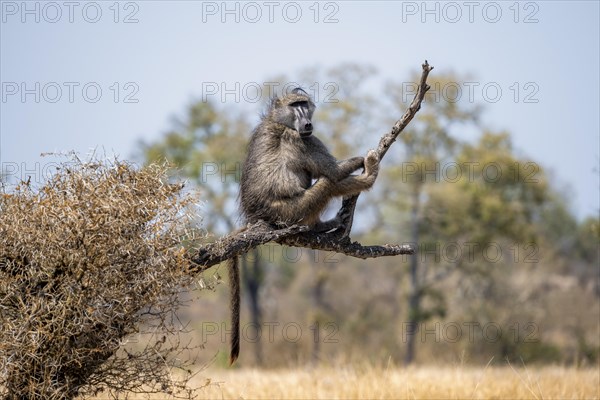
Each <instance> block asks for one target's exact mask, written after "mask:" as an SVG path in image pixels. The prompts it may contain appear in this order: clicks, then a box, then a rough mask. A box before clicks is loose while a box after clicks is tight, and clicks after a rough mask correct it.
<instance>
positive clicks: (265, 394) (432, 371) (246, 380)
mask: <svg viewBox="0 0 600 400" xmlns="http://www.w3.org/2000/svg"><path fill="white" fill-rule="evenodd" d="M191 383H192V384H195V385H196V386H202V385H206V386H205V387H204V388H202V389H199V391H198V393H197V394H198V395H199V398H204V399H598V398H600V394H599V390H600V370H598V369H575V368H564V367H541V368H535V367H523V366H521V367H517V366H507V367H488V368H475V367H466V366H457V367H414V368H396V367H395V368H387V369H386V368H374V367H362V368H353V367H339V368H316V369H308V368H307V369H280V370H259V369H238V370H218V369H212V368H209V369H208V370H205V371H203V373H201V374H200V375H198V376H197V377H196V378H195V381H193V382H191ZM140 398H141V397H140ZM151 398H152V399H155V397H151ZM163 398H164V397H161V399H163ZM156 399H158V397H156Z"/></svg>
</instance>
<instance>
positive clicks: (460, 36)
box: [0, 1, 600, 217]
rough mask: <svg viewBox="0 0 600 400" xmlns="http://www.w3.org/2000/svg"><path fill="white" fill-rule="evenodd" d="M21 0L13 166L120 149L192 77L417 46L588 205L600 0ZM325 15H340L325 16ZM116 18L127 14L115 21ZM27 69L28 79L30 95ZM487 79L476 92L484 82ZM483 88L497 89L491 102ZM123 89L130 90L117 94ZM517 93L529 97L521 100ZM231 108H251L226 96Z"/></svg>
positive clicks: (0, 124)
mask: <svg viewBox="0 0 600 400" xmlns="http://www.w3.org/2000/svg"><path fill="white" fill-rule="evenodd" d="M22 4H24V3H22V2H21V1H16V2H12V1H2V2H1V5H0V6H1V11H2V20H1V28H0V34H1V39H0V46H1V49H0V57H1V60H0V67H1V71H0V75H1V76H0V80H1V82H2V99H0V100H1V102H0V107H1V115H0V163H1V164H2V166H3V167H4V169H5V170H9V171H10V172H11V174H12V175H14V176H17V177H20V176H22V175H26V174H32V173H33V174H35V175H41V174H43V173H44V163H48V162H49V161H48V159H42V158H40V157H39V154H40V153H42V152H48V151H68V150H76V151H78V152H81V153H84V154H85V153H87V152H88V151H89V150H90V149H92V148H96V147H98V148H101V149H104V150H106V151H107V152H109V153H112V152H115V153H118V154H120V156H121V157H122V158H128V157H130V156H131V155H132V154H133V153H134V151H135V145H136V142H137V140H138V139H145V140H149V139H153V138H156V137H158V135H159V134H160V133H161V132H163V131H164V130H165V129H167V128H168V127H169V126H170V120H171V117H172V116H173V115H181V114H182V112H183V110H184V107H185V106H186V105H187V104H189V102H190V101H191V100H192V99H194V98H199V97H200V95H201V92H202V87H203V83H207V82H217V83H221V82H224V83H225V84H226V85H227V86H228V87H234V85H235V82H240V83H241V86H243V85H244V84H246V83H249V82H264V81H265V80H266V79H267V78H268V77H272V76H274V75H277V74H282V73H285V74H286V75H288V76H294V74H295V73H296V72H298V71H300V70H301V69H302V68H303V67H306V66H314V65H320V66H323V67H330V66H336V65H338V64H340V63H341V62H344V61H351V62H357V63H363V64H367V63H368V64H371V65H373V66H375V67H376V68H377V69H378V71H379V80H380V81H381V82H384V81H385V80H389V79H393V80H397V81H404V80H407V79H408V78H409V77H410V73H411V72H412V71H415V70H417V69H418V68H419V66H420V64H421V62H422V61H423V60H424V59H428V60H429V62H430V63H431V64H432V65H434V66H435V68H436V69H435V70H434V73H435V72H437V71H440V72H444V71H454V72H456V73H458V74H461V75H471V76H473V77H474V79H473V81H475V82H477V83H478V84H479V86H476V87H475V90H474V100H475V101H477V102H482V103H483V104H485V105H486V112H485V114H484V122H485V124H487V125H489V126H491V127H493V128H494V129H497V130H500V129H506V130H508V131H510V132H511V133H512V134H513V137H514V142H515V145H516V146H517V148H518V149H519V151H520V152H521V154H523V155H525V156H527V157H529V158H531V159H532V160H533V161H536V162H540V163H541V164H543V165H544V166H545V167H548V168H549V169H550V170H551V171H552V180H553V183H554V184H555V186H556V187H558V188H560V189H561V190H562V191H565V192H568V193H569V194H568V197H569V198H570V199H571V200H572V209H573V211H574V212H575V213H576V214H577V215H578V216H580V217H583V216H586V215H592V214H596V215H597V213H598V209H599V202H600V200H599V190H600V182H599V174H598V164H599V157H600V143H599V140H600V139H599V132H600V126H599V114H598V110H599V109H600V103H599V92H600V83H599V71H600V66H599V52H600V45H599V37H600V32H599V12H600V11H599V3H598V2H597V1H586V2H559V1H552V2H549V1H536V2H520V3H516V2H513V1H509V2H485V1H483V2H471V3H469V2H466V3H465V2H455V3H444V2H428V3H422V2H420V1H419V2H366V1H353V2H321V3H317V4H316V6H315V2H312V1H311V2H295V3H294V2H274V3H273V5H272V6H269V5H268V4H265V3H264V2H256V3H253V4H252V5H251V6H247V5H245V4H246V3H236V2H231V3H227V4H228V5H227V6H228V7H229V8H230V9H231V10H234V11H233V12H232V13H230V14H225V15H223V16H222V15H221V11H222V10H221V8H222V2H204V3H203V2H196V1H179V2H176V1H173V2H167V1H136V2H120V3H117V6H115V2H114V1H108V2H102V1H99V2H77V1H76V2H74V3H73V5H72V6H67V5H65V4H64V2H62V1H59V2H56V3H47V2H26V3H25V4H26V7H27V9H28V10H33V11H32V12H31V13H27V12H26V10H25V11H24V10H23V7H22ZM48 4H51V5H48ZM424 4H425V7H427V9H428V10H430V11H431V12H429V13H427V12H425V11H426V10H424V9H423V6H424ZM469 4H470V5H469ZM69 7H72V8H69ZM235 7H237V9H238V12H237V14H236V11H235ZM269 7H272V8H271V11H273V14H272V18H273V21H269V17H270V16H269V11H270V9H269ZM470 7H471V8H470ZM117 9H118V10H119V13H118V16H117V15H116V14H115V11H116V10H117ZM298 9H299V10H300V11H301V13H302V14H301V15H300V16H299V17H298V18H297V19H298V21H297V22H295V23H293V22H292V21H293V20H294V19H296V11H297V10H298ZM317 9H318V10H319V15H318V21H317V22H315V11H316V10H317ZM98 10H100V12H101V15H99V16H97V11H98ZM284 10H285V11H284ZM203 11H204V12H203ZM211 11H216V14H214V15H213V14H212V13H209V12H211ZM257 11H260V13H261V14H260V16H258V14H257ZM498 11H499V12H500V14H498ZM517 11H518V13H517ZM57 12H60V15H59V14H58V13H57ZM70 12H71V14H72V15H71V16H70V15H69V14H70ZM328 15H329V16H330V19H333V20H337V22H336V21H333V22H332V23H324V21H323V20H324V19H325V17H326V16H328ZM127 16H129V19H132V20H137V22H133V23H123V20H124V19H125V18H126V17H127ZM36 17H37V18H39V22H36V20H35V19H36ZM115 17H116V18H117V20H118V22H114V19H115ZM236 17H238V18H239V22H236V21H235V18H236ZM70 18H72V22H70ZM222 18H225V22H223V21H222ZM436 18H437V19H438V21H436ZM23 19H24V22H23ZM95 19H97V20H98V21H97V22H95V23H93V22H91V21H93V20H95ZM471 19H472V21H470V20H471ZM254 20H257V21H256V22H252V21H254ZM515 20H516V22H515ZM526 20H527V21H528V22H529V23H526V22H525V21H526ZM51 21H56V22H51ZM494 21H496V22H494ZM36 82H39V83H40V87H39V90H36V89H35V88H36V86H35V83H36ZM69 82H73V83H69ZM115 82H117V83H118V84H117V86H113V84H114V83H115ZM128 82H132V83H133V84H131V85H129V86H126V84H127V83H128ZM515 82H516V83H517V84H518V85H517V86H518V87H519V89H520V91H519V97H518V99H517V101H515V99H514V96H515V89H516V86H513V84H514V83H515ZM23 83H24V85H25V87H26V88H28V89H33V90H32V92H31V93H30V94H26V95H25V102H22V98H21V95H22V89H23V87H22V86H21V85H22V84H23ZM90 83H91V84H90ZM86 84H88V86H87V96H88V97H87V99H86V98H85V97H84V95H83V94H82V89H83V87H84V85H86ZM527 84H529V85H528V86H526V85H527ZM486 85H487V86H486ZM490 85H491V86H492V88H491V89H490V91H489V92H488V98H487V100H486V98H485V97H484V93H482V88H483V87H484V86H486V87H490ZM57 87H60V88H61V96H60V98H57V91H56V88H57ZM69 87H71V88H72V89H73V99H72V100H73V102H70V101H69V100H70V99H69ZM97 87H99V88H100V89H101V90H102V95H101V97H99V100H98V101H97V102H95V103H93V102H91V100H92V99H93V98H94V97H95V96H96V94H95V88H97ZM117 87H119V95H120V98H119V100H118V102H117V103H115V102H114V97H113V96H114V94H115V92H116V88H117ZM494 87H499V88H500V89H501V90H502V96H501V97H499V99H498V101H496V102H492V101H490V99H489V97H490V96H493V95H494V92H493V91H492V89H493V88H494ZM136 90H137V92H136ZM374 90H376V91H381V90H383V87H382V86H379V85H377V86H376V87H374ZM466 90H467V89H466V88H465V93H464V95H465V96H466V95H467V93H466ZM36 91H37V94H38V95H39V96H40V101H39V103H36V101H35V96H36ZM134 92H135V93H134ZM13 93H14V94H13ZM127 94H130V95H132V97H131V98H132V99H137V100H138V102H137V103H126V102H124V96H125V95H127ZM376 94H377V92H376ZM527 95H530V99H531V100H537V101H538V102H537V103H527V102H525V100H526V96H527ZM53 99H57V101H56V102H55V103H52V102H51V101H52V100H53ZM227 106H228V107H232V108H234V109H235V108H237V107H239V109H240V110H248V112H250V113H254V114H257V113H258V111H259V109H258V106H257V105H255V104H248V103H245V102H243V101H241V102H240V103H236V102H235V100H234V99H233V97H232V96H230V97H229V98H228V102H227ZM380 133H381V132H374V133H373V143H374V144H375V143H376V141H377V139H378V137H379V136H380ZM466 139H469V138H466ZM36 163H41V164H39V165H40V167H38V166H37V165H38V164H36ZM594 169H595V171H594ZM27 171H29V172H27ZM32 171H33V172H32ZM34 179H36V177H34Z"/></svg>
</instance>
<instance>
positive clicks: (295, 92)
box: [292, 87, 308, 96]
mask: <svg viewBox="0 0 600 400" xmlns="http://www.w3.org/2000/svg"><path fill="white" fill-rule="evenodd" d="M292 93H293V94H304V95H306V96H308V93H306V91H305V90H304V89H302V88H301V87H297V88H295V89H293V90H292Z"/></svg>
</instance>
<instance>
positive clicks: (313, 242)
mask: <svg viewBox="0 0 600 400" xmlns="http://www.w3.org/2000/svg"><path fill="white" fill-rule="evenodd" d="M422 68H423V71H422V73H421V79H420V82H419V88H418V90H417V93H416V94H415V97H414V98H413V100H412V102H411V103H410V106H409V107H408V109H407V110H406V112H405V113H404V115H402V117H401V118H400V119H399V120H398V121H396V123H395V124H394V126H393V127H392V129H391V130H390V132H388V133H386V134H385V135H383V136H382V138H381V139H380V141H379V145H378V146H377V150H376V152H377V155H378V156H379V161H380V162H381V160H382V159H383V157H384V156H385V154H386V153H387V151H388V149H389V148H390V146H391V145H392V143H394V142H395V141H396V138H397V137H398V135H400V133H402V131H403V130H404V128H406V126H407V125H408V124H409V123H410V121H411V120H412V119H413V118H414V116H415V115H416V113H417V112H418V111H419V110H420V109H421V103H422V102H423V99H424V98H425V94H426V93H427V91H428V90H429V89H430V86H429V85H428V84H427V77H428V76H429V72H430V71H431V70H432V69H433V67H432V66H430V65H429V64H428V63H427V60H425V62H424V63H423V64H422ZM358 196H359V195H356V196H352V197H347V198H344V199H343V201H342V207H341V208H340V211H339V212H338V216H339V217H340V218H341V220H342V227H344V229H343V230H342V229H336V230H333V231H330V232H325V233H322V232H315V231H311V230H309V229H308V227H307V226H302V225H293V226H288V227H275V226H271V225H268V224H266V223H264V222H258V223H255V224H251V225H248V226H247V227H246V229H244V230H242V231H236V232H234V233H231V234H229V235H226V236H223V237H222V238H220V239H218V240H217V241H216V242H214V243H210V244H207V245H205V246H203V247H202V248H201V249H200V250H199V251H198V252H197V254H195V255H194V256H193V257H191V262H192V265H191V268H190V270H191V272H192V273H198V272H202V271H205V270H207V269H209V268H210V267H212V266H214V265H216V264H218V263H220V262H223V261H225V260H228V259H230V258H233V257H237V256H239V255H242V254H244V253H246V252H248V251H250V250H251V249H253V248H255V247H257V246H260V245H262V244H265V243H268V242H276V243H279V244H281V245H287V246H293V247H306V248H311V249H315V250H324V251H334V252H336V253H341V254H345V255H348V256H352V257H356V258H362V259H366V258H376V257H385V256H396V255H400V254H413V253H414V249H413V248H412V247H411V246H410V245H407V244H403V245H392V244H385V245H379V246H363V245H362V244H360V243H358V242H352V241H351V240H350V231H351V230H352V223H353V221H354V212H355V210H356V202H357V201H358Z"/></svg>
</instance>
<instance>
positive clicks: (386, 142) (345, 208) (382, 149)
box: [340, 60, 433, 237]
mask: <svg viewBox="0 0 600 400" xmlns="http://www.w3.org/2000/svg"><path fill="white" fill-rule="evenodd" d="M421 67H422V68H423V72H422V73H421V80H420V82H419V88H418V90H417V93H416V94H415V97H414V98H413V100H412V102H411V103H410V106H409V107H408V110H406V112H405V113H404V115H402V118H400V119H399V120H398V121H396V123H395V124H394V126H393V127H392V130H391V131H390V132H389V133H387V134H385V135H383V137H382V138H381V140H379V145H378V146H377V150H376V151H377V155H378V156H379V161H381V160H382V159H383V157H384V156H385V153H387V151H388V149H389V148H390V146H391V145H392V143H394V142H395V141H396V138H397V137H398V135H400V133H402V131H403V130H404V128H406V126H407V125H408V124H409V123H410V121H412V119H413V118H414V116H415V115H416V114H417V112H418V111H419V110H420V109H421V103H422V102H423V99H424V98H425V93H427V91H428V90H429V89H430V88H431V87H430V86H429V85H428V84H427V77H428V76H429V72H431V70H432V69H433V67H432V66H430V65H429V63H428V62H427V60H425V62H424V63H423V64H422V65H421ZM358 196H359V195H358V194H357V195H356V196H352V197H349V198H344V200H343V201H342V208H341V209H340V213H341V214H342V215H347V216H348V219H347V220H346V221H344V222H345V225H346V230H345V232H344V236H345V237H348V236H350V231H351V230H352V223H353V222H354V211H355V209H356V202H357V201H358Z"/></svg>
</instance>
